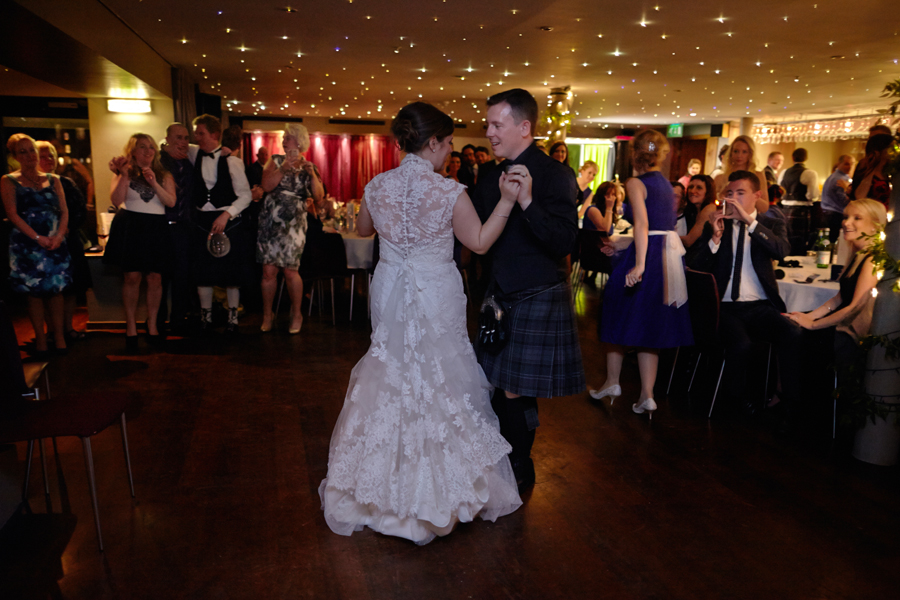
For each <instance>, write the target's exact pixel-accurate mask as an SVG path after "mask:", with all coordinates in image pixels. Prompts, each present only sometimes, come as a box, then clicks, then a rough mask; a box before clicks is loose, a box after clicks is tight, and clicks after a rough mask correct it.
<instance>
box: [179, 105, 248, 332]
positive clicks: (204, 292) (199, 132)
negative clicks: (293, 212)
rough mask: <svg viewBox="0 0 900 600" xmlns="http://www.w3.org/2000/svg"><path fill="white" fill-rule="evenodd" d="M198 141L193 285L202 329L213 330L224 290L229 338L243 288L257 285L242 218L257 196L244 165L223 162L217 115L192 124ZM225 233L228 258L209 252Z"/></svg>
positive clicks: (193, 156)
mask: <svg viewBox="0 0 900 600" xmlns="http://www.w3.org/2000/svg"><path fill="white" fill-rule="evenodd" d="M193 125H194V139H195V140H196V142H197V146H191V148H190V150H189V153H188V158H189V159H190V160H191V162H192V163H193V164H194V193H193V196H194V207H193V209H194V214H193V219H192V220H193V223H194V225H195V226H196V227H195V231H194V244H195V247H194V279H195V282H196V284H197V292H198V294H199V296H200V325H201V327H202V328H203V329H204V330H205V331H208V330H210V329H211V328H212V301H213V286H216V285H217V286H221V287H224V288H225V290H226V294H227V297H228V325H227V326H226V329H225V331H226V332H227V333H237V328H238V306H239V305H240V286H241V285H243V284H245V283H252V277H253V265H252V259H251V258H250V256H251V253H250V250H249V248H248V247H249V244H250V241H249V232H247V231H246V225H245V224H244V223H243V220H242V219H241V213H242V212H243V211H244V209H245V208H247V207H248V206H249V205H250V201H251V200H252V194H251V192H250V185H249V184H248V183H247V175H246V174H245V173H244V165H243V163H242V162H241V159H239V158H237V157H234V156H227V157H226V156H222V146H221V145H220V143H219V139H220V138H221V135H222V125H221V124H220V123H219V120H218V119H217V118H215V117H213V116H212V115H200V116H199V117H197V118H196V119H194V121H193ZM219 233H225V235H227V236H228V241H229V243H230V245H231V248H230V250H229V251H228V253H227V254H225V255H224V256H214V255H213V254H212V252H211V251H210V250H209V249H208V247H207V242H208V240H209V239H210V238H212V236H214V235H216V234H219Z"/></svg>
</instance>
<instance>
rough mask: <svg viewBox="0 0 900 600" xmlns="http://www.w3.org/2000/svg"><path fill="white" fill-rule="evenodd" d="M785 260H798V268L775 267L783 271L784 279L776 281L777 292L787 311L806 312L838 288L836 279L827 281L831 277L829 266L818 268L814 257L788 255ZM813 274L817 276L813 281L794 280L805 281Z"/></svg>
mask: <svg viewBox="0 0 900 600" xmlns="http://www.w3.org/2000/svg"><path fill="white" fill-rule="evenodd" d="M785 260H799V261H800V268H799V269H788V268H784V267H777V268H780V269H781V270H783V271H784V279H781V280H779V281H778V292H779V293H780V294H781V299H782V300H784V303H785V305H786V306H787V311H788V312H795V311H796V312H806V311H810V310H812V309H814V308H818V307H820V306H822V304H824V303H825V301H826V300H828V299H830V298H833V297H834V295H835V294H837V293H838V291H839V290H840V288H839V286H838V283H837V282H836V281H828V279H829V278H830V277H831V267H830V266H829V267H828V268H826V269H819V268H817V267H816V264H815V259H814V258H811V257H807V256H789V257H787V258H785ZM813 274H816V275H818V276H819V277H818V278H816V280H815V281H814V282H813V283H807V284H804V283H797V282H796V281H795V280H796V279H799V280H800V281H806V278H807V277H809V276H810V275H813ZM823 280H824V281H823Z"/></svg>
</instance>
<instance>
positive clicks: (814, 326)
mask: <svg viewBox="0 0 900 600" xmlns="http://www.w3.org/2000/svg"><path fill="white" fill-rule="evenodd" d="M886 224H887V211H886V210H885V208H884V205H883V204H882V203H880V202H878V201H877V200H872V199H870V198H866V199H863V200H854V201H852V202H850V204H848V205H847V208H845V209H844V222H843V225H842V227H841V229H842V230H843V236H844V241H845V242H847V243H848V244H850V247H851V248H852V249H853V252H854V255H853V260H852V261H851V262H850V264H849V265H847V267H846V268H845V269H844V272H843V273H842V274H841V278H840V280H839V283H840V291H838V293H837V294H835V295H834V297H833V298H831V299H830V300H828V301H827V302H825V303H824V304H823V305H822V306H820V307H819V308H817V309H815V310H812V311H810V312H808V313H802V312H792V313H790V314H789V315H788V318H790V319H791V320H792V321H794V322H795V323H797V324H798V325H800V327H802V328H804V329H807V330H826V332H825V333H824V334H822V335H824V336H825V337H826V339H822V337H820V336H819V335H813V336H807V337H808V338H809V339H808V342H809V344H808V345H809V346H810V348H811V349H816V348H818V349H821V348H828V349H832V348H833V351H834V354H833V356H831V357H829V358H831V360H827V361H826V363H825V364H831V363H832V362H833V363H835V364H837V365H838V366H839V367H841V366H845V365H849V364H852V362H853V360H854V358H855V357H856V355H857V353H858V352H859V347H858V345H857V341H858V340H859V338H860V337H863V336H866V335H868V333H869V325H870V324H871V321H872V288H874V287H875V285H876V284H877V283H878V278H877V277H876V276H875V274H874V273H873V270H874V269H873V268H872V253H871V249H870V247H871V244H872V236H874V235H875V234H877V233H878V232H879V231H881V230H882V229H883V228H884V226H885V225H886Z"/></svg>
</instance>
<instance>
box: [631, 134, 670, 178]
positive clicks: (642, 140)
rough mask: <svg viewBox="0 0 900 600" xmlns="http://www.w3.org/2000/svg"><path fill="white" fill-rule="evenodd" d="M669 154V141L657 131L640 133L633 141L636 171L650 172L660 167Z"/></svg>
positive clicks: (632, 152) (632, 154)
mask: <svg viewBox="0 0 900 600" xmlns="http://www.w3.org/2000/svg"><path fill="white" fill-rule="evenodd" d="M668 153H669V141H668V140H667V139H666V136H664V135H663V134H661V133H660V132H658V131H656V130H655V129H647V130H645V131H642V132H640V133H639V134H638V135H637V137H635V138H634V139H633V140H631V164H632V165H634V168H635V170H637V171H640V172H645V171H648V170H649V169H652V168H653V167H658V166H659V165H660V164H662V162H663V161H664V160H666V155H667V154H668Z"/></svg>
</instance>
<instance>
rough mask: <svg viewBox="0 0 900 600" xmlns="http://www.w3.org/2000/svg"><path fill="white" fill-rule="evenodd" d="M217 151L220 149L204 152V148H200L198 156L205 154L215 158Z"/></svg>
mask: <svg viewBox="0 0 900 600" xmlns="http://www.w3.org/2000/svg"><path fill="white" fill-rule="evenodd" d="M216 152H218V150H213V151H212V152H204V151H203V150H198V151H197V158H203V157H204V156H208V157H210V158H215V157H216Z"/></svg>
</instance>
